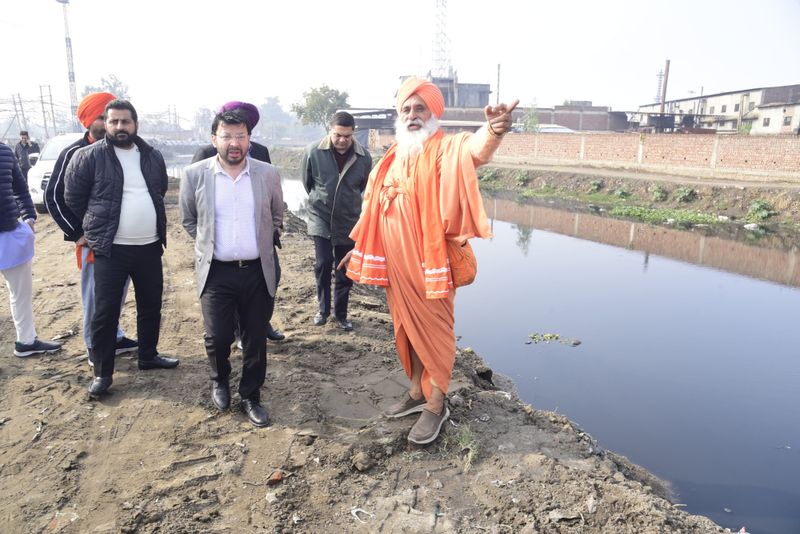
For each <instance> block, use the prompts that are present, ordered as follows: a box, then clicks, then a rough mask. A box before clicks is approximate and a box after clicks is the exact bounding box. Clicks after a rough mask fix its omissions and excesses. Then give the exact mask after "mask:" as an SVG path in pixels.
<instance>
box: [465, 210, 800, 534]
mask: <svg viewBox="0 0 800 534" xmlns="http://www.w3.org/2000/svg"><path fill="white" fill-rule="evenodd" d="M494 233H495V237H494V238H493V239H492V240H473V242H472V243H473V247H474V249H475V252H476V255H477V256H478V266H479V271H478V280H477V282H476V283H475V284H474V285H473V286H470V287H467V288H463V289H462V290H459V293H458V296H457V298H456V333H457V334H458V335H461V336H462V338H461V341H460V345H461V346H471V347H472V348H474V349H475V350H476V351H477V352H478V353H479V354H480V355H481V356H482V357H483V358H484V359H485V360H486V361H487V363H488V364H489V365H490V366H491V367H492V368H493V369H495V370H496V371H497V372H500V373H502V374H505V375H508V376H510V377H512V378H513V379H514V381H515V383H516V384H517V387H518V389H519V394H520V397H521V398H522V399H524V400H525V401H527V402H530V403H532V404H533V405H534V406H535V407H536V408H540V409H546V410H555V411H558V412H560V413H563V414H565V415H566V416H567V417H569V418H570V419H571V420H573V421H575V422H577V423H578V424H579V425H580V426H581V427H582V428H584V429H585V430H586V431H588V432H589V433H590V434H592V436H593V437H594V438H595V439H597V440H598V442H599V444H600V445H601V446H602V447H605V448H608V449H610V450H613V451H615V452H618V453H620V454H623V455H625V456H627V457H628V458H630V459H631V460H632V461H634V462H635V463H638V464H640V465H642V466H644V467H646V468H647V469H649V470H650V471H652V472H653V473H655V474H656V475H658V476H660V477H661V478H663V479H665V480H668V481H670V482H671V483H672V484H673V485H674V489H675V491H676V493H677V501H678V502H681V503H685V504H686V505H687V506H686V510H687V511H689V512H692V513H698V514H703V515H706V516H708V517H710V518H711V519H713V520H714V521H716V522H717V523H719V524H720V525H722V526H725V527H729V528H731V529H735V530H739V528H741V527H742V526H746V527H747V529H748V531H749V532H751V533H787V534H788V533H793V534H795V533H798V532H800V359H799V358H798V355H800V349H798V344H797V336H796V334H795V332H796V331H797V327H798V325H797V322H798V317H799V316H800V314H798V312H800V290H798V289H797V288H794V287H787V286H782V285H778V284H775V283H770V282H765V281H760V280H757V279H753V278H748V277H745V276H742V275H737V274H729V273H726V272H723V271H719V270H715V269H710V268H707V267H699V266H696V265H692V264H687V263H682V262H679V261H675V260H672V259H667V258H665V257H661V256H657V255H649V254H647V253H645V252H641V251H632V250H628V249H626V248H620V247H615V246H610V245H605V244H600V243H596V242H592V241H587V240H582V239H576V238H574V237H568V236H564V235H559V234H557V233H553V232H549V231H542V230H537V229H531V228H530V227H522V226H517V225H513V224H510V223H505V222H501V221H494ZM532 333H541V334H544V333H555V334H559V335H560V336H561V337H563V338H569V339H578V340H580V341H581V342H582V343H581V345H579V346H577V347H572V346H569V345H566V344H561V343H558V342H551V343H549V344H544V343H539V344H530V345H526V344H525V341H526V339H528V336H529V334H532Z"/></svg>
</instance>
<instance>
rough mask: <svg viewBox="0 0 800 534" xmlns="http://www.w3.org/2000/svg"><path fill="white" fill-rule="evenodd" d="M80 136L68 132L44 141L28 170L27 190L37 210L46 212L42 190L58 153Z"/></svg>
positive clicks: (80, 134) (45, 186)
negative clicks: (36, 157)
mask: <svg viewBox="0 0 800 534" xmlns="http://www.w3.org/2000/svg"><path fill="white" fill-rule="evenodd" d="M81 137H83V134H82V133H68V134H63V135H57V136H55V137H51V138H50V139H48V140H47V143H45V145H44V148H43V149H42V152H41V153H40V154H39V157H38V159H36V163H34V165H33V167H31V168H30V170H29V171H28V190H29V191H30V192H31V198H32V199H33V205H34V207H35V208H36V211H37V212H39V213H47V207H46V206H45V205H44V191H45V189H47V182H49V181H50V174H51V173H52V172H53V167H54V166H55V164H56V160H57V159H58V155H59V154H61V151H62V150H64V149H65V148H67V147H68V146H69V145H71V144H72V143H74V142H75V141H77V140H78V139H80V138H81ZM31 156H34V154H31ZM33 159H34V158H31V160H33Z"/></svg>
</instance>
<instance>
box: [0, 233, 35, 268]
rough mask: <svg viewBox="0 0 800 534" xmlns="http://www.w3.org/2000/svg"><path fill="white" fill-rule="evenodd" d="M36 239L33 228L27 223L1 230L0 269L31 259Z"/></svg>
mask: <svg viewBox="0 0 800 534" xmlns="http://www.w3.org/2000/svg"><path fill="white" fill-rule="evenodd" d="M34 240H35V236H34V234H33V230H31V227H30V226H28V225H27V224H26V223H21V224H19V225H17V227H16V228H14V229H13V230H10V231H8V232H0V271H4V270H6V269H11V268H12V267H16V266H17V265H22V264H23V263H26V262H29V261H31V260H32V259H33V242H34Z"/></svg>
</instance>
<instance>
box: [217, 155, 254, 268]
mask: <svg viewBox="0 0 800 534" xmlns="http://www.w3.org/2000/svg"><path fill="white" fill-rule="evenodd" d="M214 165H215V168H216V173H215V174H214V259H215V260H219V261H236V260H254V259H256V258H258V243H257V241H256V213H255V200H254V199H253V185H252V183H251V179H250V161H249V158H247V163H245V167H244V169H242V172H241V173H239V176H237V177H236V178H231V176H230V175H229V174H228V173H226V172H225V171H224V170H223V169H222V166H221V165H220V164H219V160H218V159H215V160H214Z"/></svg>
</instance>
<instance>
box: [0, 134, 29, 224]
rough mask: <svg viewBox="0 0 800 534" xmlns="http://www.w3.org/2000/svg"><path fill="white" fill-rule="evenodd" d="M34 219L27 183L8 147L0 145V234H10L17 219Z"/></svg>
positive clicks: (17, 222) (17, 221) (12, 152)
mask: <svg viewBox="0 0 800 534" xmlns="http://www.w3.org/2000/svg"><path fill="white" fill-rule="evenodd" d="M20 215H22V217H23V219H26V220H27V219H36V211H34V209H33V201H32V200H31V194H30V192H29V191H28V183H27V182H26V181H25V177H24V176H23V175H22V170H21V169H20V168H19V164H18V163H17V157H16V156H15V155H14V151H13V150H11V148H10V147H8V146H7V145H4V144H3V143H0V232H10V231H11V230H13V229H14V228H16V227H17V225H18V224H19V217H20Z"/></svg>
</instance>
